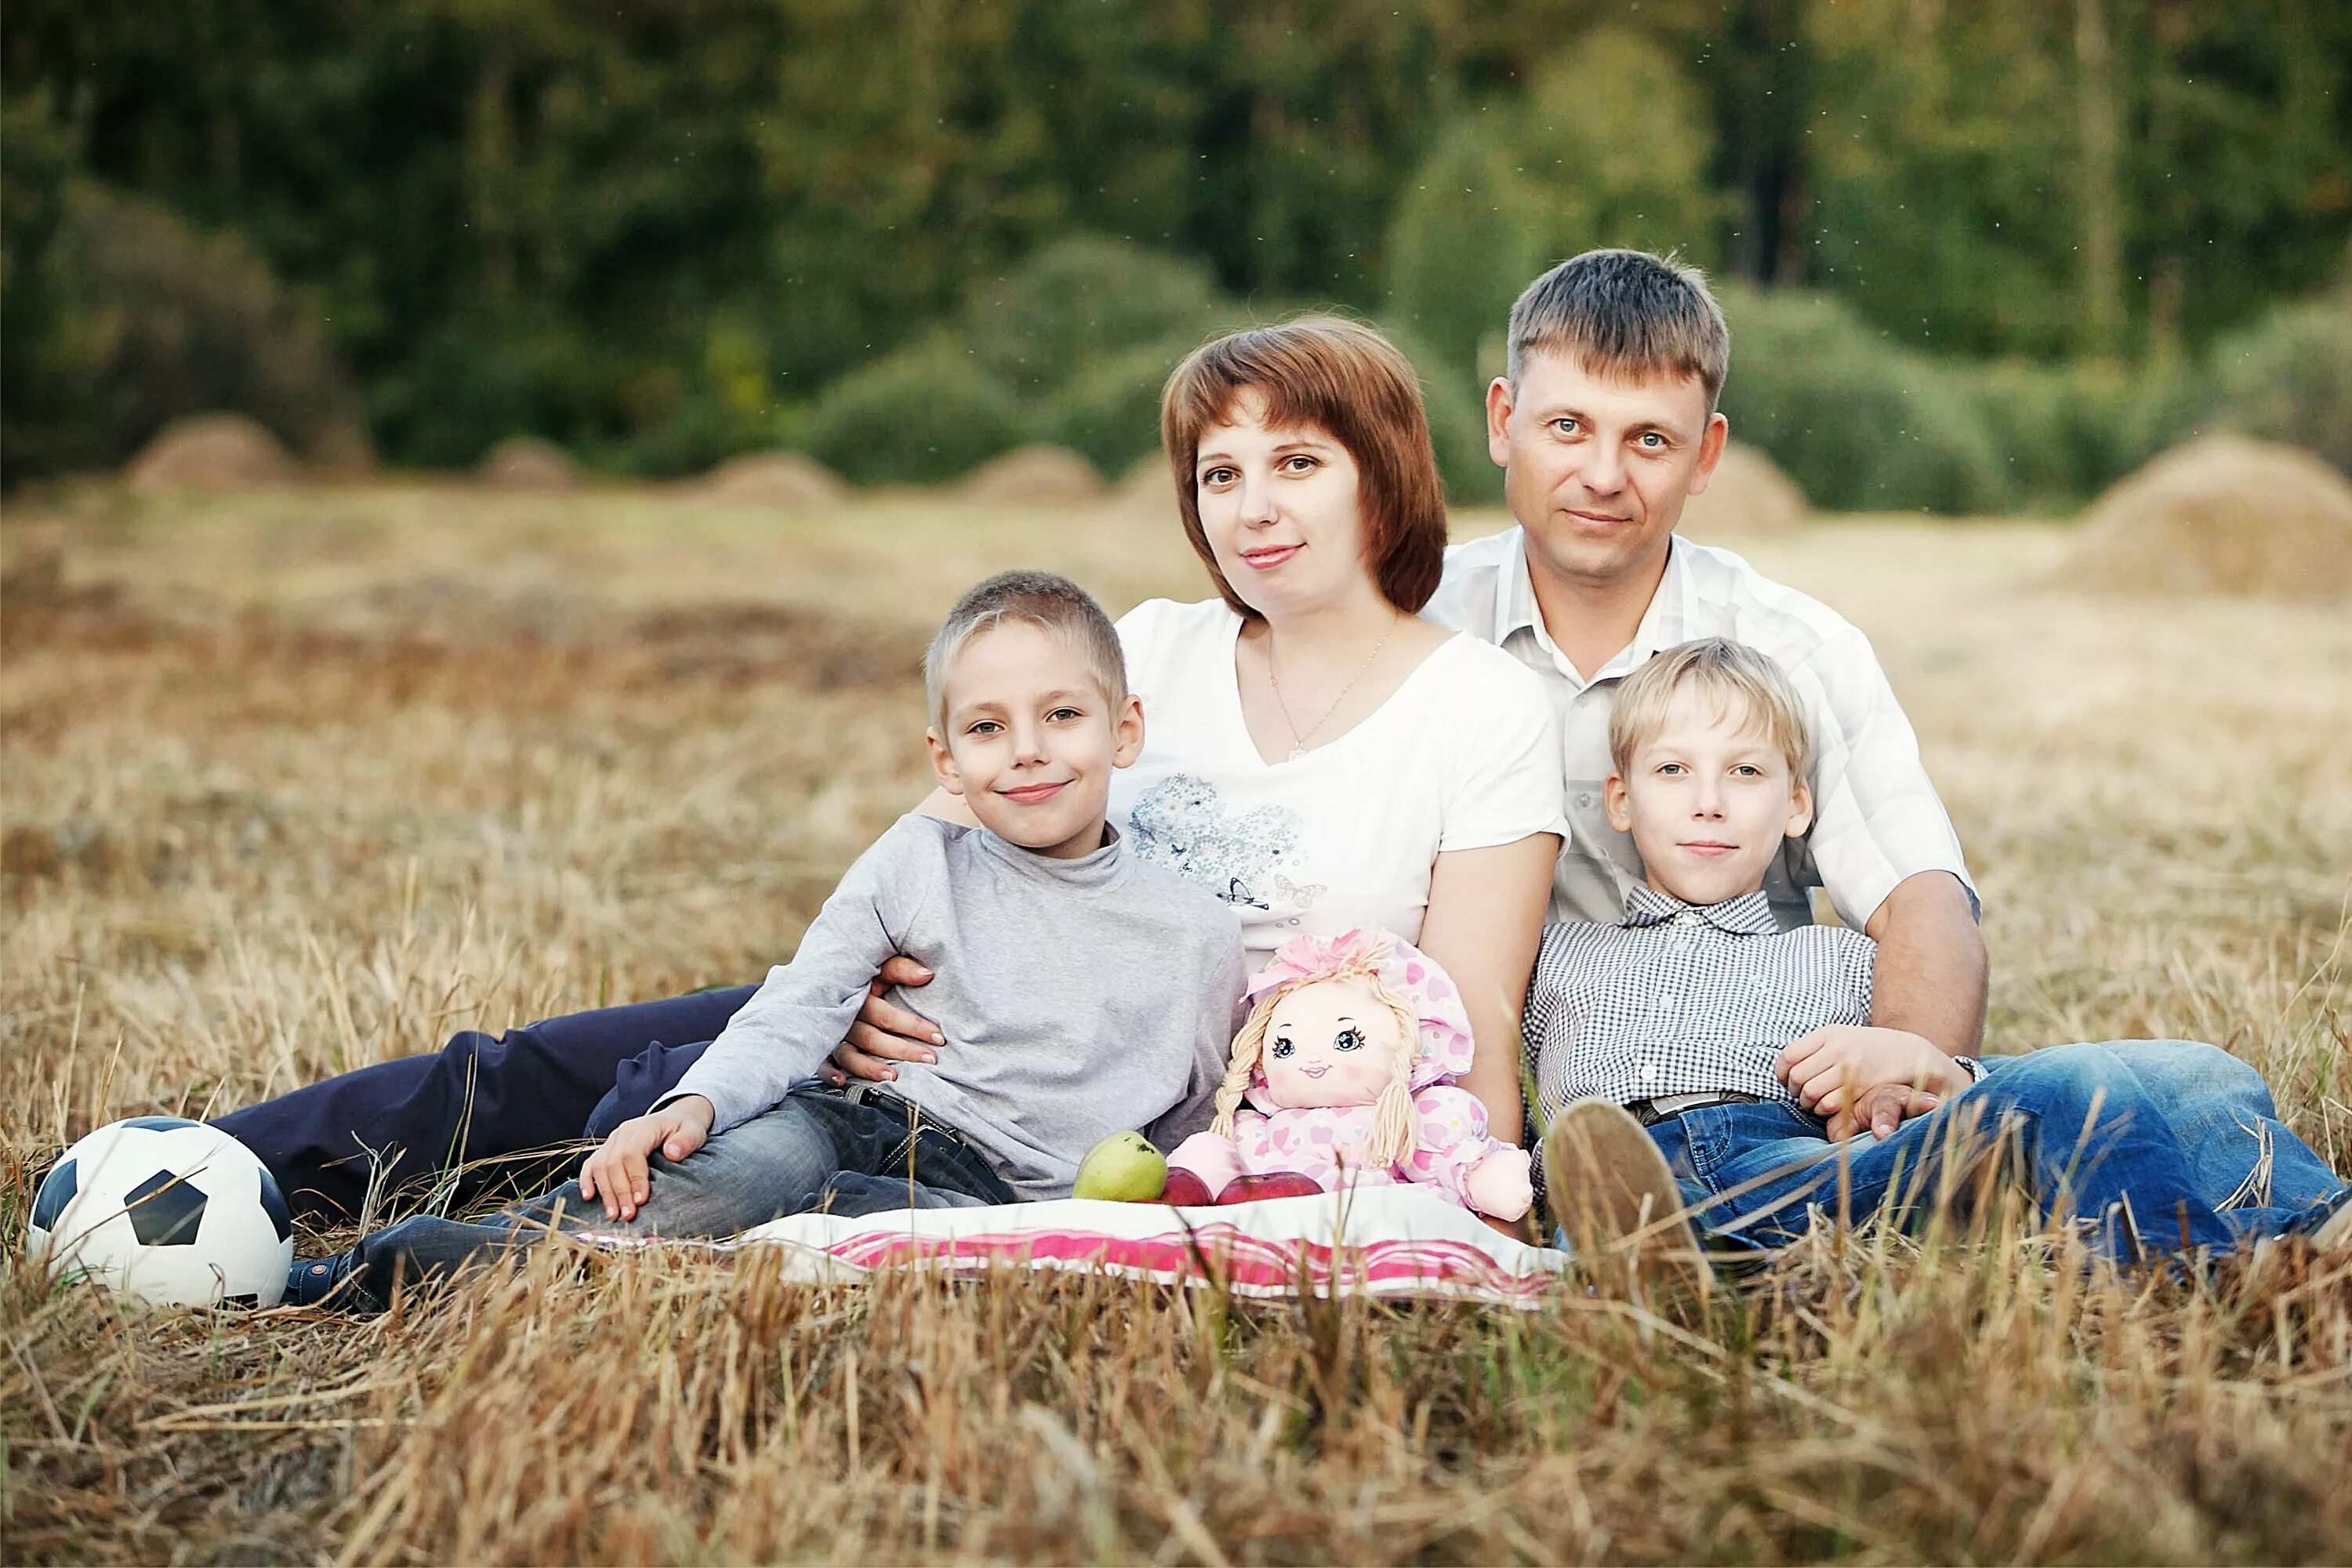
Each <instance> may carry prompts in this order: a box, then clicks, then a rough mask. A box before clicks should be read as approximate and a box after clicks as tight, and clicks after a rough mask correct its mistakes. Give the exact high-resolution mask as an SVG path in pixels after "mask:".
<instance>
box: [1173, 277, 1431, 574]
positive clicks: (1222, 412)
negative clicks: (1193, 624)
mask: <svg viewBox="0 0 2352 1568" xmlns="http://www.w3.org/2000/svg"><path fill="white" fill-rule="evenodd" d="M1244 392H1255V393H1257V394H1258V395H1261V396H1262V397H1264V398H1265V417H1266V422H1267V424H1269V425H1271V426H1274V427H1275V428H1276V429H1297V428H1305V427H1307V426H1312V427H1314V428H1316V429H1319V430H1322V431H1324V432H1325V433H1326V434H1328V435H1329V436H1330V437H1331V438H1332V439H1333V440H1335V441H1337V442H1339V445H1340V446H1342V447H1346V448H1347V449H1348V455H1349V457H1351V458H1355V460H1356V472H1357V476H1358V479H1357V490H1356V508H1357V514H1358V515H1359V516H1360V518H1361V519H1362V520H1363V530H1364V561H1365V563H1366V564H1367V565H1369V566H1370V568H1371V573H1372V579H1373V581H1374V582H1376V583H1378V584H1380V590H1381V596H1382V597H1384V598H1386V599H1387V600H1388V602H1389V603H1390V604H1391V605H1395V606H1396V607H1397V608H1398V609H1400V610H1402V611H1404V612H1405V614H1407V615H1417V614H1419V613H1420V611H1421V607H1422V606H1423V605H1426V604H1428V603H1429V599H1430V595H1433V594H1434V593H1436V592H1437V580H1438V578H1439V577H1440V576H1441V575H1442V574H1444V570H1445V487H1444V485H1443V484H1442V483H1441V482H1440V481H1439V479H1438V477H1437V456H1436V454H1435V452H1433V450H1432V449H1431V447H1430V444H1429V416H1428V415H1427V413H1426V412H1425V411H1424V410H1423V407H1422V402H1421V378H1420V377H1419V376H1417V375H1415V374H1413V369H1412V362H1411V361H1409V360H1407V359H1406V358H1405V357H1404V355H1402V353H1398V352H1397V350H1396V346H1395V345H1394V344H1393V343H1391V342H1389V341H1388V340H1387V339H1386V338H1384V337H1382V336H1381V335H1380V333H1378V332H1376V331H1372V329H1371V328H1370V327H1367V326H1365V325H1363V324H1362V323H1361V322H1360V321H1348V320H1346V319H1344V318H1342V317H1338V316H1301V317H1299V318H1298V319H1297V320H1296V321H1284V322H1282V323H1281V324H1280V325H1278V326H1272V327H1252V328H1250V329H1249V330H1248V331H1239V332H1231V333H1228V334H1227V335H1225V336H1224V337H1222V338H1219V339H1217V340H1216V341H1215V342H1212V343H1208V344H1204V345H1203V346H1202V347H1200V348H1197V349H1194V350H1193V351H1192V353H1189V354H1187V355H1186V356H1185V357H1184V362H1183V363H1181V364H1180V365H1178V366H1177V367H1176V369H1175V371H1174V373H1173V374H1171V375H1170V376H1169V378H1168V386H1167V390H1166V391H1165V392H1164V393H1162V394H1161V395H1160V444H1161V445H1162V446H1163V447H1166V448H1167V452H1168V463H1169V467H1170V468H1171V470H1172V471H1173V472H1174V474H1175V478H1176V507H1177V510H1178V512H1179V513H1180V514H1181V516H1182V518H1183V521H1184V537H1185V538H1187V539H1189V540H1191V541H1192V551H1193V553H1194V554H1196V555H1198V556H1200V558H1201V562H1202V564H1203V565H1205V566H1207V567H1208V569H1209V575H1210V576H1211V577H1212V578H1213V579H1214V580H1215V581H1216V584H1217V592H1219V593H1220V594H1222V595H1224V599H1225V603H1226V604H1228V605H1232V606H1233V607H1234V610H1235V611H1237V612H1238V613H1239V614H1241V615H1242V616H1244V617H1248V618H1255V616H1256V615H1257V612H1256V611H1255V610H1254V609H1252V608H1251V607H1250V606H1249V605H1245V604H1244V603H1243V602H1242V600H1241V596H1240V595H1237V594H1235V593H1234V585H1233V584H1231V583H1228V582H1226V581H1225V574H1223V572H1220V571H1219V570H1218V569H1217V561H1216V556H1215V555H1214V553H1213V552H1211V551H1210V549H1209V536H1208V533H1207V531H1205V530H1204V529H1202V526H1201V499H1200V489H1199V484H1198V481H1197V479H1195V477H1194V474H1193V469H1194V468H1195V467H1196V466H1197V465H1198V463H1199V461H1200V457H1201V433H1202V431H1204V430H1206V429H1207V428H1208V427H1209V426H1212V425H1214V424H1217V423H1219V422H1220V421H1222V420H1223V419H1226V418H1228V417H1230V416H1232V413H1233V409H1234V402H1235V401H1236V400H1237V399H1238V398H1239V397H1240V396H1241V395H1242V394H1243V393H1244Z"/></svg>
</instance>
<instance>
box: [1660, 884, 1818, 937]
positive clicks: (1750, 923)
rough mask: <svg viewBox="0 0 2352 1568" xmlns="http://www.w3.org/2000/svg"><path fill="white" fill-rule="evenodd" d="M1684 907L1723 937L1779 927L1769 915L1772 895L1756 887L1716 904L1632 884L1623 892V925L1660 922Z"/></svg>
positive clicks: (1765, 932)
mask: <svg viewBox="0 0 2352 1568" xmlns="http://www.w3.org/2000/svg"><path fill="white" fill-rule="evenodd" d="M1685 910H1688V911H1689V912H1690V913H1692V914H1695V915H1696V916H1697V917H1698V918H1699V919H1700V920H1703V921H1706V923H1707V924H1709V925H1711V926H1713V927H1714V928H1715V929H1716V930H1717V931H1722V932H1724V933H1725V934H1726V935H1727V936H1770V935H1771V934H1772V933H1773V932H1774V931H1779V930H1780V922H1779V921H1775V920H1774V919H1773V918H1772V897H1771V895H1770V894H1769V893H1767V892H1765V891H1764V889H1761V888H1759V889H1756V890H1755V891H1754V892H1752V893H1742V894H1740V895H1739V896H1738V898H1736V899H1726V900H1723V902H1721V903H1719V904H1686V903H1685V902H1683V901H1682V900H1680V899H1677V898H1675V897H1674V896H1672V895H1671V894H1667V893H1661V892H1659V891H1658V890H1657V889H1654V888H1648V887H1636V888H1634V889H1632V890H1630V891H1629V892H1628V893H1627V894H1626V895H1625V921H1624V923H1625V926H1626V928H1627V929H1628V930H1638V929H1640V928H1641V927H1643V926H1655V925H1664V924H1665V923H1666V922H1667V921H1672V920H1673V919H1675V917H1676V916H1677V915H1680V914H1682V913H1683V912H1684V911H1685Z"/></svg>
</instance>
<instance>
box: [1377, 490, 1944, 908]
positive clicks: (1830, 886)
mask: <svg viewBox="0 0 2352 1568" xmlns="http://www.w3.org/2000/svg"><path fill="white" fill-rule="evenodd" d="M1422 613H1423V615H1424V616H1427V617H1428V618H1429V619H1431V620H1433V621H1436V622H1437V623H1438V624H1440V625H1441V626H1451V627H1453V628H1454V629H1455V630H1457V631H1465V632H1468V633H1469V634H1470V635H1471V636H1473V637H1482V638H1484V639H1485V640H1486V641H1487V642H1490V643H1495V644H1496V645H1498V646H1499V647H1501V648H1502V649H1503V650H1504V651H1505V652H1506V653H1508V654H1510V655H1512V656H1513V657H1514V658H1517V659H1518V660H1519V662H1520V663H1522V664H1525V665H1526V666H1527V667H1528V668H1530V669H1532V670H1534V671H1535V672H1536V673H1537V674H1538V675H1540V676H1542V677H1543V678H1544V687H1545V689H1546V690H1548V691H1549V692H1550V693H1551V699H1552V705H1553V707H1554V709H1555V710H1557V711H1558V712H1559V720H1560V740H1561V750H1562V758H1561V760H1562V764H1563V766H1562V776H1563V777H1564V779H1565V780H1566V784H1567V799H1566V801H1565V803H1564V804H1565V805H1566V807H1567V815H1568V821H1569V837H1568V844H1567V846H1566V847H1564V848H1563V849H1562V850H1561V851H1560V856H1559V862H1558V865H1557V868H1556V869H1555V871H1554V875H1553V881H1552V900H1551V918H1552V919H1553V920H1555V921H1601V922H1604V923H1614V922H1615V921H1617V920H1619V919H1620V918H1621V917H1622V916H1623V914H1624V913H1625V910H1626V909H1627V907H1628V900H1629V898H1630V897H1631V895H1632V893H1633V890H1634V889H1637V888H1641V887H1644V886H1646V885H1647V882H1646V879H1645V877H1644V875H1643V868H1642V857H1641V855H1640V853H1639V852H1638V851H1636V850H1635V849H1634V847H1633V836H1632V835H1631V834H1626V833H1620V832H1618V831H1617V830H1616V829H1615V828H1613V827H1612V826H1610V825H1609V817H1608V814H1607V812H1606V810H1605V809H1604V808H1603V806H1602V804H1601V782H1602V781H1603V780H1605V779H1606V778H1608V776H1609V713H1610V710H1611V709H1612V707H1613V706H1615V704H1616V700H1617V687H1618V684H1619V683H1620V682H1621V681H1622V680H1623V679H1624V678H1625V677H1626V676H1628V675H1631V674H1632V673H1633V671H1634V670H1636V669H1638V668H1641V667H1642V664H1643V661H1644V660H1645V659H1647V658H1649V657H1650V656H1651V655H1652V654H1654V653H1657V652H1659V651H1661V650H1663V649H1664V648H1669V647H1674V646H1675V645H1676V644H1677V643H1683V642H1687V641H1689V640H1691V639H1692V638H1694V637H1730V638H1732V639H1734V640H1735V641H1738V642H1743V643H1747V644H1748V645H1749V646H1751V647H1756V648H1759V649H1760V650H1762V651H1763V652H1765V653H1768V654H1769V655H1771V657H1772V658H1773V659H1774V660H1776V661H1777V662H1778V663H1779V664H1780V668H1782V669H1783V670H1785V671H1787V672H1788V676H1789V679H1790V682H1791V683H1792V684H1793V685H1794V686H1795V687H1796V689H1797V695H1798V696H1799V697H1800V698H1801V700H1803V702H1804V705H1805V723H1806V726H1807V728H1808V729H1809V730H1810V731H1811V734H1812V739H1813V767H1812V773H1811V781H1810V782H1811V784H1812V786H1813V805H1814V819H1813V826H1812V828H1811V831H1810V832H1808V833H1807V834H1805V836H1804V837H1801V838H1796V839H1791V840H1790V842H1789V845H1788V847H1786V848H1785V849H1783V850H1782V851H1781V852H1780V854H1778V855H1776V856H1774V857H1773V858H1772V861H1771V864H1770V865H1769V866H1768V867H1767V868H1765V873H1764V890H1765V891H1766V892H1767V893H1768V894H1769V895H1770V896H1771V903H1772V912H1773V915H1774V918H1775V919H1776V920H1777V921H1779V923H1780V927H1781V928H1782V929H1783V930H1787V929H1790V928H1791V927H1795V926H1800V925H1804V924H1807V923H1808V922H1810V921H1811V919H1812V910H1811V900H1810V897H1809V895H1808V892H1807V889H1811V888H1821V889H1823V890H1825V891H1826V892H1827V893H1828V894H1829V898H1830V902H1831V904H1832V906H1833V907H1834V908H1835V909H1836V910H1837V914H1838V919H1839V920H1841V921H1844V922H1845V923H1846V924H1847V925H1849V926H1852V927H1853V928H1854V929H1855V930H1856V931H1860V930H1861V929H1862V928H1863V927H1864V926H1865V925H1867V924H1869V923H1870V917H1871V916H1872V915H1873V914H1874V913H1876V912H1877V910H1878V906H1879V905H1880V904H1881V903H1883V902H1885V899H1886V895H1887V894H1889V893H1891V892H1893V891H1894V890H1895V884H1896V883H1898V882H1900V881H1902V880H1903V879H1905V878H1906V877H1909V876H1912V875H1914V874H1915V873H1917V872H1920V871H1949V872H1950V873H1951V874H1952V875H1954V876H1955V877H1958V879H1960V882H1961V885H1962V886H1964V887H1966V888H1967V889H1969V900H1970V901H1971V902H1974V900H1975V899H1976V887H1975V884H1973V883H1972V882H1970V881H1969V868H1968V864H1967V862H1966V861H1964V860H1963V859H1962V858H1960V841H1959V837H1958V835H1956V834H1955V833H1954V832H1953V831H1952V824H1951V819H1950V818H1949V817H1948V816H1945V814H1944V805H1943V802H1942V801H1940V800H1938V799H1937V796H1936V787H1935V785H1934V784H1930V783H1929V782H1928V780H1927V769H1926V768H1924V767H1922V766H1921V765H1920V762H1919V742H1918V740H1917V738H1916V736H1915V735H1914V734H1913V733H1912V731H1911V721H1909V720H1908V719H1906V717H1904V713H1903V708H1902V705H1901V704H1900V703H1898V702H1896V701H1895V690H1894V688H1892V687H1891V686H1889V685H1888V684H1887V681H1886V672H1885V670H1883V669H1881V668H1879V664H1878V656H1877V655H1876V654H1875V653H1874V652H1873V651H1872V650H1871V647H1870V640H1869V639H1868V638H1867V637H1864V636H1863V635H1862V633H1861V632H1860V631H1859V630H1857V629H1855V627H1854V626H1853V623H1851V622H1849V621H1848V620H1846V618H1845V617H1844V616H1841V615H1839V614H1838V613H1837V612H1836V611H1835V610H1832V609H1831V608H1830V607H1829V606H1828V605H1824V604H1822V603H1821V602H1820V601H1819V600H1817V599H1813V598H1811V597H1808V596H1807V595H1803V594H1801V593H1799V592H1797V591H1796V590H1795V589H1794V588H1790V587H1786V586H1784V585H1782V584H1779V583H1775V582H1773V581H1772V580H1771V579H1770V578H1769V577H1767V576H1765V575H1764V574H1762V573H1760V572H1758V571H1757V570H1756V569H1755V568H1754V567H1752V566H1750V565H1748V563H1747V562H1745V561H1743V560H1741V559H1740V558H1739V557H1738V556H1737V555H1734V554H1732V553H1731V552H1729V551H1727V550H1717V549H1713V548H1711V547H1709V546H1707V545H1704V544H1694V543H1692V542H1690V541H1688V540H1686V539H1682V538H1679V537H1678V538H1676V539H1675V541H1674V543H1673V547H1672V549H1671V550H1670V551H1669V552H1668V554H1667V556H1666V572H1665V576H1664V578H1663V579H1662V580H1661V581H1660V582H1659V584H1658V591H1657V593H1656V594H1655V595H1653V596H1652V598H1651V600H1650V607H1649V609H1648V610H1647V611H1646V612H1644V613H1643V616H1642V624H1641V626H1639V627H1638V628H1637V629H1636V630H1635V632H1634V634H1633V641H1632V642H1631V643H1629V644H1627V645H1626V647H1625V648H1624V650H1623V651H1622V652H1621V653H1619V654H1618V655H1617V657H1616V658H1612V659H1611V660H1610V661H1609V662H1608V663H1607V664H1606V665H1604V666H1602V667H1601V668H1600V669H1599V670H1596V671H1595V672H1594V673H1593V676H1592V679H1590V680H1587V679H1585V678H1584V677H1583V676H1582V675H1581V674H1580V673H1579V672H1578V670H1577V668H1576V666H1575V665H1573V664H1571V663H1570V662H1569V659H1568V656H1567V655H1565V654H1563V653H1561V652H1560V650H1559V645H1558V644H1556V643H1555V642H1553V641H1552V639H1551V636H1550V634H1549V632H1548V631H1547V630H1546V628H1545V626H1544V621H1543V613H1542V611H1541V610H1540V609H1539V608H1538V605H1537V604H1536V595H1535V584H1534V583H1533V582H1532V580H1530V579H1529V577H1528V558H1527V536H1526V533H1525V532H1524V531H1522V530H1520V529H1517V528H1507V529H1505V530H1504V531H1502V532H1500V533H1496V534H1492V535H1489V536H1488V537H1486V538H1484V539H1475V540H1472V541H1470V542H1468V543H1465V544H1457V545H1455V546H1454V547H1453V548H1452V549H1450V550H1448V551H1447V552H1445V578H1444V582H1443V583H1441V584H1439V586H1438V590H1437V595H1436V597H1434V598H1433V599H1431V600H1430V602H1429V605H1428V607H1427V608H1426V609H1424V610H1423V612H1422Z"/></svg>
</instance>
